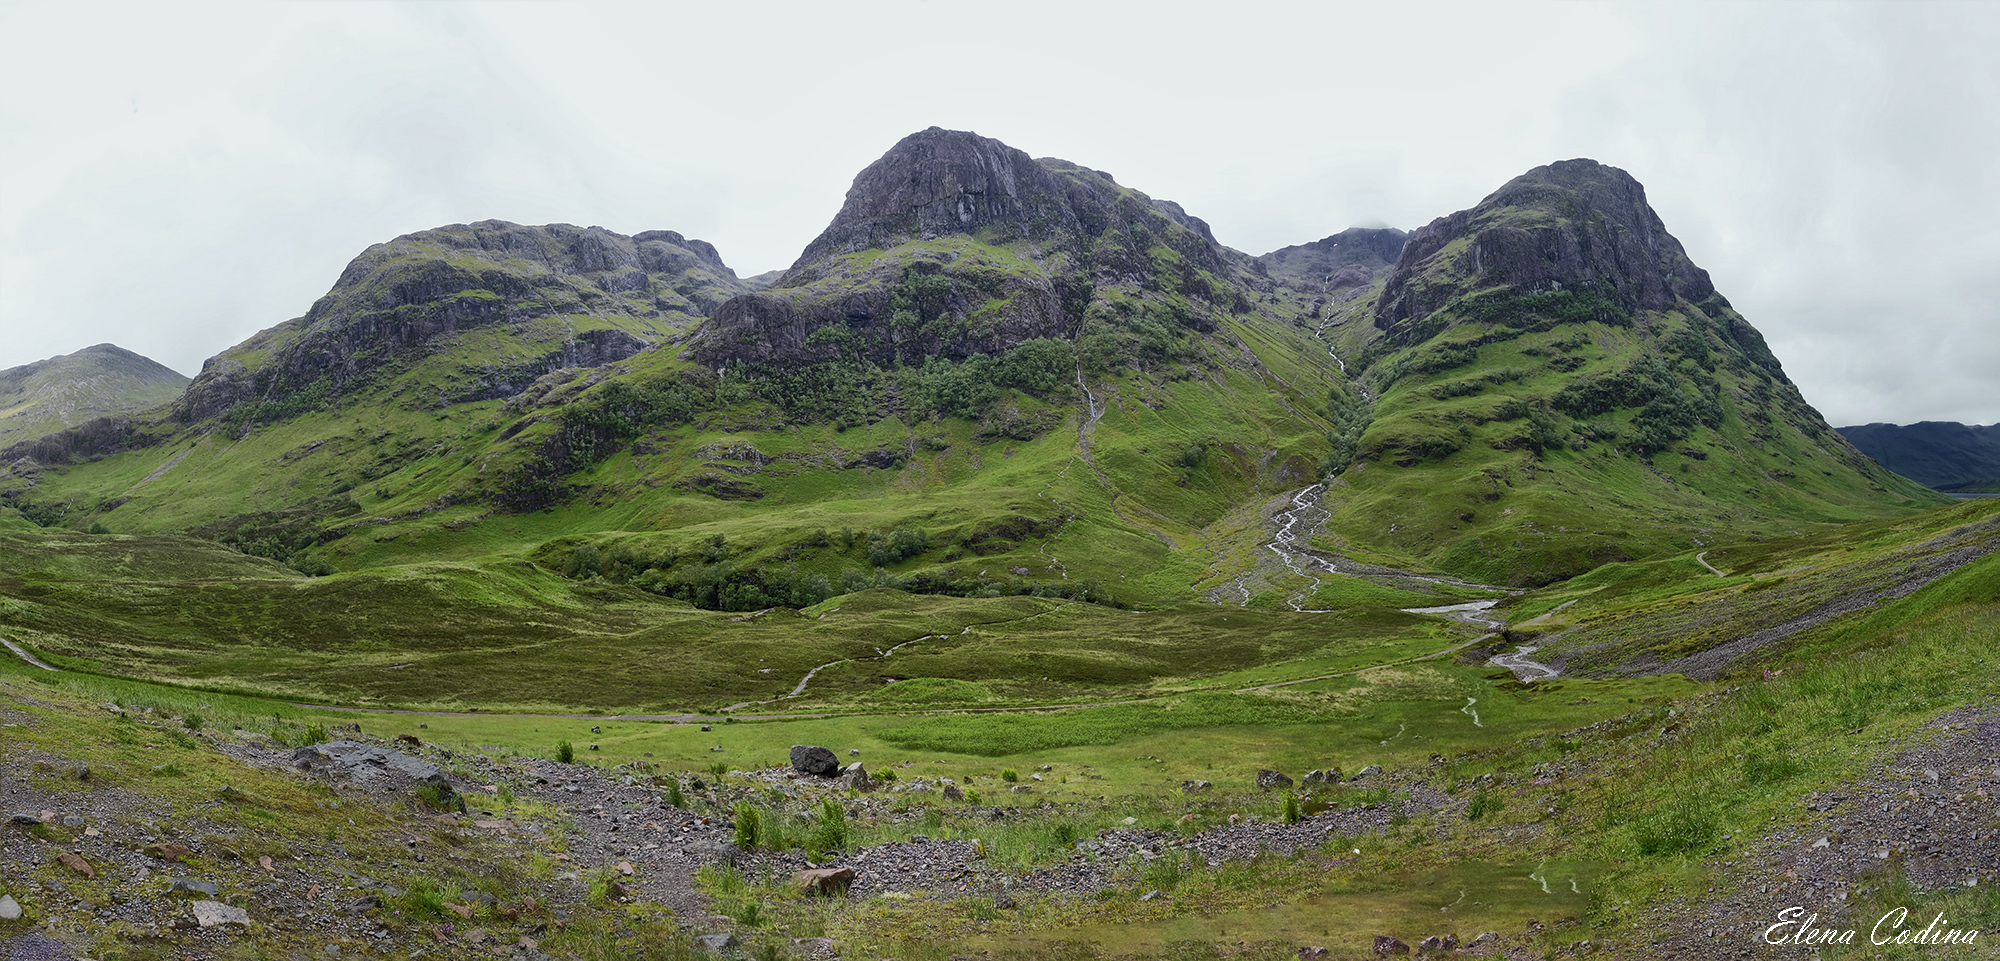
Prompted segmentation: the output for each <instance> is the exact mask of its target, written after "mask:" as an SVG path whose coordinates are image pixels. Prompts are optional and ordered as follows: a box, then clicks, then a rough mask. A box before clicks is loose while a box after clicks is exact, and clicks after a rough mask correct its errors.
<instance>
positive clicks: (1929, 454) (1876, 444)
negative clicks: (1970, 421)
mask: <svg viewBox="0 0 2000 961" xmlns="http://www.w3.org/2000/svg"><path fill="white" fill-rule="evenodd" d="M1839 430H1840V435H1841V436H1842V437H1845V438H1847V440H1848V442H1849V443H1851V444H1853V445H1854V446H1855V447H1856V448H1858V449H1860V451H1861V452H1862V453H1864V454H1867V455H1868V456H1869V457H1872V458H1874V459H1875V461H1876V463H1879V464H1881V465H1882V466H1883V467H1887V468H1888V469H1890V470H1892V471H1895V472H1896V473H1898V474H1901V475H1903V476H1904V477H1907V478H1909V479H1911V480H1913V481H1916V482H1917V483H1919V484H1923V485H1926V486H1929V487H1934V488H1937V489H1939V490H1995V489H2000V425H1994V426H1991V427H1980V426H1976V425H1973V426H1968V425H1966V424H1958V423H1949V422H1945V423H1940V422H1938V421H1924V422H1922V423H1918V424H1910V425H1907V426H1903V425H1898V424H1864V425H1861V426H1858V427H1842V428H1839Z"/></svg>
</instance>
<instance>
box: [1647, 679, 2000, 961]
mask: <svg viewBox="0 0 2000 961" xmlns="http://www.w3.org/2000/svg"><path fill="white" fill-rule="evenodd" d="M1916 740H1917V742H1918V743H1915V744H1912V745H1909V746H1907V747H1905V748H1903V749H1901V750H1899V751H1897V752H1896V753H1894V755H1893V757H1892V758H1891V759H1890V760H1888V761H1887V762H1886V763H1883V764H1881V765H1879V766H1877V767H1875V768H1874V769H1872V770H1870V771H1869V772H1868V773H1867V774H1866V775H1865V776H1863V777H1859V778H1856V779H1855V780H1853V781H1851V782H1849V783H1847V784H1846V785H1843V786H1842V787H1840V788H1839V789H1837V790H1834V791H1829V792H1825V793H1821V794H1813V795H1807V796H1806V797H1804V798H1803V799H1802V800H1803V801H1804V803H1805V805H1806V807H1807V809H1808V810H1809V811H1811V812H1813V813H1814V814H1815V815H1816V816H1815V817H1814V818H1813V820H1812V821H1811V822H1810V823H1809V824H1807V825H1806V826H1804V827H1798V828H1785V829H1780V830H1778V831H1774V832H1772V833H1771V834H1769V835H1765V836H1763V837H1760V838H1757V839H1755V840H1754V841H1751V842H1750V843H1749V844H1747V845H1746V846H1745V847H1743V848H1742V849H1740V850H1739V851H1735V852H1730V853H1727V854H1724V855H1721V856H1718V857H1716V858H1713V859H1711V860H1710V861H1709V862H1707V863H1706V865H1705V866H1706V867H1707V868H1708V869H1709V870H1711V871H1713V872H1715V873H1716V874H1717V875H1718V876H1719V877H1721V878H1723V879H1725V880H1724V881H1723V883H1721V884H1718V885H1717V886H1716V892H1715V893H1714V894H1713V895H1712V896H1710V897H1708V898H1705V899H1703V900H1700V901H1697V902H1693V903H1684V902H1675V903H1668V904H1664V905H1660V906H1658V907H1656V908H1655V909H1654V910H1653V911H1651V912H1650V913H1649V914H1648V915H1647V916H1645V918H1644V921H1643V923H1642V925H1641V929H1642V931H1644V932H1645V934H1643V935H1642V936H1641V939H1635V940H1643V941H1644V944H1643V946H1640V945H1639V944H1637V943H1635V944H1634V946H1633V948H1632V950H1631V951H1630V953H1629V955H1628V954H1625V953H1621V954H1619V955H1618V956H1620V957H1625V956H1630V957H1635V958H1638V957H1646V958H1670V959H1679V958H1687V959H1704V961H1706V959H1715V961H1725V959H1737V958H1774V957H1781V956H1783V957H1802V956H1804V955H1805V953H1806V948H1805V947H1803V946H1796V945H1794V946H1783V947H1781V946H1774V945H1769V944H1765V943H1763V942H1762V940H1761V939H1762V937H1763V934H1764V931H1765V929H1766V928H1768V927H1770V926H1771V925H1772V924H1774V923H1776V922H1777V921H1778V920H1779V912H1781V911H1783V910H1785V909H1787V908H1791V907H1795V906H1796V907H1802V908H1804V909H1805V910H1806V911H1807V912H1810V913H1815V914H1818V915H1819V917H1820V925H1819V926H1820V927H1824V928H1836V929H1846V928H1858V929H1859V933H1858V934H1857V939H1865V938H1867V936H1868V929H1869V928H1870V927H1871V926H1872V925H1873V924H1874V923H1875V921H1876V920H1877V916H1878V912H1875V911H1872V910H1871V911H1868V912H1867V913H1868V915H1869V916H1867V917H1856V916H1855V915H1856V913H1857V912H1856V910H1854V908H1855V906H1854V905H1853V904H1852V902H1854V901H1857V900H1859V899H1860V898H1861V896H1862V891H1861V889H1862V888H1863V887H1864V886H1870V885H1874V884H1878V883H1880V880H1881V878H1882V876H1883V875H1884V873H1885V872H1886V871H1887V870H1888V869H1889V868H1890V867H1891V865H1892V863H1893V864H1899V865H1900V866H1901V868H1902V870H1903V872H1904V873H1905V876H1906V877H1907V878H1908V880H1909V883H1910V884H1911V886H1912V887H1913V888H1915V889H1916V890H1918V891H1938V890H1942V889H1946V888H1950V887H1954V886H1960V885H1967V884H1978V885H1990V884H1994V883H2000V811H1996V810H1995V807H1994V798H1995V797H2000V712H1996V711H1995V710H1994V709H1993V708H1964V709H1960V710H1957V711H1953V712H1951V713H1949V714H1946V715H1944V716H1942V717H1940V718H1938V719H1937V720H1936V721H1934V722H1933V723H1932V724H1930V725H1929V726H1927V727H1926V728H1925V729H1924V730H1923V731H1922V732H1920V734H1919V736H1918V738H1916ZM1929 920H1930V919H1929V918H1924V919H1922V920H1919V921H1917V922H1915V923H1914V924H1912V925H1911V926H1912V927H1921V926H1922V925H1923V924H1925V923H1928V922H1929ZM1989 950H1991V948H1990V947H1989ZM1989 956H1990V955H1989Z"/></svg>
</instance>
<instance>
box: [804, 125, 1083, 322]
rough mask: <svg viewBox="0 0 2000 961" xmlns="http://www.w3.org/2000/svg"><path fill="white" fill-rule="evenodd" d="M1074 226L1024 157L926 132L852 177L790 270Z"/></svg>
mask: <svg viewBox="0 0 2000 961" xmlns="http://www.w3.org/2000/svg"><path fill="white" fill-rule="evenodd" d="M1077 226H1078V224H1077V218H1076V214H1075V213H1074V212H1072V211H1071V209H1070V205H1069V202H1068V199H1067V196H1066V191H1065V189H1064V186H1063V184H1062V183H1061V182H1060V181H1059V180H1057V179H1056V177H1055V176H1054V175H1053V174H1051V173H1050V172H1049V171H1048V170H1047V169H1046V168H1045V167H1043V165H1042V164H1040V163H1037V162H1036V161H1035V160H1034V159H1033V158H1031V157H1029V156H1028V155H1027V154H1026V153H1025V152H1023V151H1020V150H1017V149H1015V148H1013V147H1009V146H1007V145H1006V144H1004V143H1001V142H1000V141H998V140H994V139H992V138H990V137H982V136H980V135H978V134H976V133H972V132H970V131H964V130H945V129H943V128H941V127H931V128H930V129H928V130H923V131H919V132H917V133H913V134H911V135H909V136H907V137H904V138H903V139H902V140H900V141H898V142H897V143H896V145H895V146H893V147H890V148H889V151H888V152H887V153H885V154H883V155H882V157H881V159H879V160H877V161H875V162H874V163H872V164H869V165H868V166H867V167H866V168H865V169H863V170H862V171H861V173H860V174H859V175H857V176H856V177H855V178H854V185H853V186H852V187H850V188H848V191H847V200H846V202H845V203H843V204H842V205H841V208H840V213H838V214H836V215H835V216H834V218H833V222H832V223H830V224H828V225H827V228H826V230H825V231H823V232H822V233H821V234H820V235H819V237H818V238H817V239H815V240H814V241H813V242H812V243H811V244H809V245H807V247H806V249H805V252H804V253H803V254H801V255H800V257H799V260H798V262H797V263H796V264H794V265H793V271H794V272H796V271H798V270H799V268H801V267H803V266H805V265H807V264H810V263H812V262H814V261H816V260H819V259H821V258H822V257H826V256H828V255H832V254H841V253H852V252H854V251H857V250H868V249H871V248H888V247H893V246H895V245H897V244H899V243H903V242H905V241H909V240H921V239H931V238H935V237H939V236H945V235H949V234H971V233H975V232H978V231H981V230H983V229H987V228H998V229H999V230H1000V232H1001V233H1003V234H1006V235H1011V236H1020V237H1031V238H1044V239H1046V238H1054V237H1056V236H1059V235H1060V234H1061V233H1063V232H1065V231H1074V230H1076V229H1077ZM783 285H785V282H783V281H781V282H780V286H783Z"/></svg>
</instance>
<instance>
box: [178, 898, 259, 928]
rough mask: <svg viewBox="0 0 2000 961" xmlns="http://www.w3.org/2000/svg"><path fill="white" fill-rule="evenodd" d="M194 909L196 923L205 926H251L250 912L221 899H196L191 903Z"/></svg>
mask: <svg viewBox="0 0 2000 961" xmlns="http://www.w3.org/2000/svg"><path fill="white" fill-rule="evenodd" d="M189 907H190V908H192V909H193V911H194V923H195V924H197V925H200V926H201V927H204V928H214V927H220V926H222V925H225V924H240V925H243V926H244V927H249V926H250V912H248V911H245V910H243V909H242V908H239V907H235V906H233V905H228V904H223V903H222V902H220V901H196V902H195V903H193V904H191V905H189Z"/></svg>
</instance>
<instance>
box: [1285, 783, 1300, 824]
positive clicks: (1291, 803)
mask: <svg viewBox="0 0 2000 961" xmlns="http://www.w3.org/2000/svg"><path fill="white" fill-rule="evenodd" d="M1282 816H1283V817H1284V819H1285V823H1286V824H1297V823H1299V818H1300V816H1301V815H1300V813H1299V796H1298V795H1297V794H1295V793H1293V792H1291V791H1286V792H1285V807H1284V811H1283V812H1282Z"/></svg>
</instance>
